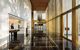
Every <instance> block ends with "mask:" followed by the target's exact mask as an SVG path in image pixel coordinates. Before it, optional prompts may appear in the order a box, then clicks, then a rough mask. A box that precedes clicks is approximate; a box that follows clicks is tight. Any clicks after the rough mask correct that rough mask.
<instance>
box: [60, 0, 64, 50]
mask: <svg viewBox="0 0 80 50" xmlns="http://www.w3.org/2000/svg"><path fill="white" fill-rule="evenodd" d="M62 1H63V0H60V6H61V8H60V9H61V13H62V10H63V8H62V7H63V6H62ZM63 22H64V21H63V15H61V17H60V40H61V43H60V50H63V38H62V37H63V26H64V25H63Z"/></svg>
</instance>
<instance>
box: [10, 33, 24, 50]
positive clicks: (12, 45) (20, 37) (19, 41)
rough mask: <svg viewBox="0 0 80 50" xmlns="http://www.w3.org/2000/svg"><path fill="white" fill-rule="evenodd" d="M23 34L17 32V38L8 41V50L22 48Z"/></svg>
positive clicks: (19, 49)
mask: <svg viewBox="0 0 80 50" xmlns="http://www.w3.org/2000/svg"><path fill="white" fill-rule="evenodd" d="M23 44H24V34H18V35H17V40H16V41H12V42H10V43H9V50H23V49H24V47H23Z"/></svg>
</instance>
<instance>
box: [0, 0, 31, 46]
mask: <svg viewBox="0 0 80 50" xmlns="http://www.w3.org/2000/svg"><path fill="white" fill-rule="evenodd" d="M8 13H10V14H13V15H15V16H19V17H21V18H23V19H25V21H26V22H27V21H30V20H31V4H30V1H29V0H0V47H1V46H2V45H4V44H6V43H7V42H8V37H9V21H8V20H9V14H8ZM28 18H29V19H28ZM30 22H31V21H30ZM29 26H30V27H31V23H29ZM29 29H30V30H31V28H29Z"/></svg>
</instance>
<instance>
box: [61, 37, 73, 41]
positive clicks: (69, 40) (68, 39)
mask: <svg viewBox="0 0 80 50" xmlns="http://www.w3.org/2000/svg"><path fill="white" fill-rule="evenodd" d="M62 38H64V39H66V40H68V41H70V42H72V40H70V39H68V38H66V37H64V36H62Z"/></svg>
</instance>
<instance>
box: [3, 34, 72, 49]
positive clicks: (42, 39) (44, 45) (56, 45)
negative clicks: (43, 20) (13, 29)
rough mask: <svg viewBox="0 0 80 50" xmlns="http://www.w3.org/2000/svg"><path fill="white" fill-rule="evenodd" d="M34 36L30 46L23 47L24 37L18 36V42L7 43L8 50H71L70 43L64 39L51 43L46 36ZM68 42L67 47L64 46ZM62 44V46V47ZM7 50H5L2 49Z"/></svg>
mask: <svg viewBox="0 0 80 50" xmlns="http://www.w3.org/2000/svg"><path fill="white" fill-rule="evenodd" d="M42 35H43V34H34V35H33V37H32V41H31V47H30V46H24V45H23V44H24V35H23V34H18V38H17V39H18V40H17V41H12V42H10V43H9V46H8V50H62V48H64V50H66V47H68V48H69V50H72V42H71V41H67V40H66V39H64V40H63V42H62V41H61V40H60V39H58V38H56V39H55V41H54V42H53V41H51V40H50V39H49V38H48V36H47V35H46V34H44V35H43V36H42ZM67 42H68V45H67V44H66V43H67ZM62 44H63V45H64V46H63V47H62ZM4 50H7V49H4Z"/></svg>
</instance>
